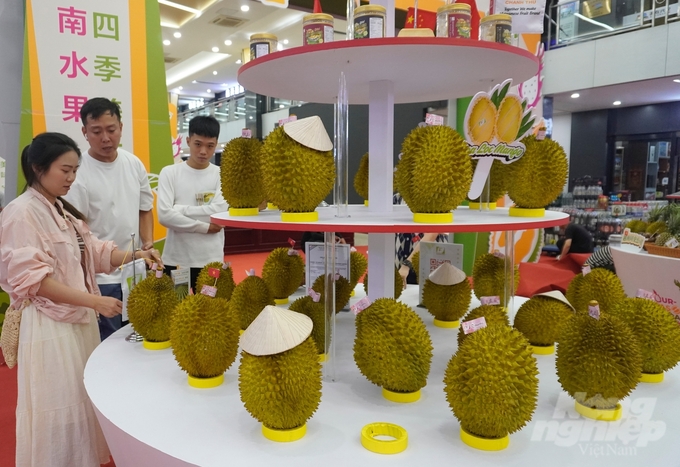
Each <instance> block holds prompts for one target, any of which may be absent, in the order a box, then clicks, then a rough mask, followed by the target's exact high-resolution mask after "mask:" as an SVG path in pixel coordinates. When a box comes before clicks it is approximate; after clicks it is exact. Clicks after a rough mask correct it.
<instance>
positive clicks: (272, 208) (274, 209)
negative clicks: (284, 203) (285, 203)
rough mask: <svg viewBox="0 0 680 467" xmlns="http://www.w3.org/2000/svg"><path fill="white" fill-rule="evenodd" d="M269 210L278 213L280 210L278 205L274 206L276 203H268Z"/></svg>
mask: <svg viewBox="0 0 680 467" xmlns="http://www.w3.org/2000/svg"><path fill="white" fill-rule="evenodd" d="M267 209H271V210H272V211H277V210H278V209H279V208H278V207H276V204H274V203H267Z"/></svg>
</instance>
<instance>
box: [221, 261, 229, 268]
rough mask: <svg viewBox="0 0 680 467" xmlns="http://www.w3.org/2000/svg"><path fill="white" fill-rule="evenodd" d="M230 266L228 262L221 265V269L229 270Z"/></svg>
mask: <svg viewBox="0 0 680 467" xmlns="http://www.w3.org/2000/svg"><path fill="white" fill-rule="evenodd" d="M230 266H231V263H229V262H227V263H222V269H229V267H230Z"/></svg>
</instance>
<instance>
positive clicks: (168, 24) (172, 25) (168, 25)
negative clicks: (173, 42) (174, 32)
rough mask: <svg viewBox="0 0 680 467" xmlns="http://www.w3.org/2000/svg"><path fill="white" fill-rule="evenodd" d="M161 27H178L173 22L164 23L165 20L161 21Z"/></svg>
mask: <svg viewBox="0 0 680 467" xmlns="http://www.w3.org/2000/svg"><path fill="white" fill-rule="evenodd" d="M161 27H163V28H171V29H179V26H178V25H177V24H174V23H166V22H165V21H161Z"/></svg>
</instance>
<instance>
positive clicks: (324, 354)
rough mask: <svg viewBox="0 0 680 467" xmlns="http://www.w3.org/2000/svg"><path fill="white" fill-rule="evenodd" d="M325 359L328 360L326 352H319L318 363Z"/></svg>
mask: <svg viewBox="0 0 680 467" xmlns="http://www.w3.org/2000/svg"><path fill="white" fill-rule="evenodd" d="M326 360H328V354H326V353H320V354H319V363H323V362H325V361H326Z"/></svg>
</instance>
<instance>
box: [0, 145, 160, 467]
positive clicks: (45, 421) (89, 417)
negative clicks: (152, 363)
mask: <svg viewBox="0 0 680 467" xmlns="http://www.w3.org/2000/svg"><path fill="white" fill-rule="evenodd" d="M79 163H80V150H79V149H78V146H77V145H76V143H75V142H74V141H73V140H72V139H71V138H69V137H68V136H65V135H62V134H59V133H43V134H40V135H38V136H36V137H35V139H33V142H32V143H31V144H30V145H29V146H26V148H25V149H24V151H23V153H22V155H21V166H22V170H23V173H24V176H25V178H26V184H27V189H26V191H25V192H24V193H23V194H22V195H21V196H19V197H18V198H17V199H15V200H14V201H12V202H11V203H9V204H8V205H7V207H6V208H5V209H4V211H3V212H2V214H1V216H2V217H1V218H0V287H2V288H3V289H4V290H5V291H6V292H8V293H9V296H10V300H11V302H12V304H13V305H14V307H15V308H23V314H22V317H21V326H20V334H19V352H18V357H17V366H18V372H17V378H18V400H17V412H16V415H17V427H16V433H17V450H16V467H96V466H99V465H100V464H101V463H107V462H108V461H109V450H108V447H107V445H106V441H105V440H104V437H103V435H102V432H101V429H100V428H99V424H98V423H97V419H96V417H95V414H94V411H93V408H92V405H91V403H90V400H89V398H88V396H87V393H86V392H85V387H84V385H83V371H84V368H85V363H86V362H87V359H88V357H89V356H90V354H91V353H92V351H93V350H94V348H95V347H96V346H97V345H98V344H99V331H98V329H97V319H98V316H99V315H103V316H107V317H112V316H115V315H117V314H120V313H121V312H122V303H121V302H120V301H119V300H116V299H115V298H111V297H102V296H101V295H100V294H99V288H98V287H97V283H96V281H95V273H100V272H103V273H109V272H111V271H112V270H113V269H115V268H116V267H118V266H120V265H121V264H122V263H123V262H128V261H130V260H131V255H130V254H127V255H126V252H124V251H120V250H118V249H117V248H116V245H114V244H113V242H110V241H109V242H102V241H100V240H98V239H97V238H95V237H94V236H93V235H92V234H91V233H90V230H89V229H88V227H87V224H86V223H85V219H84V217H83V215H82V214H80V213H79V212H78V211H77V210H76V209H75V208H73V207H72V206H71V205H70V204H68V203H67V202H65V201H63V200H62V199H61V196H63V195H65V194H66V193H68V191H69V188H70V186H71V184H72V183H73V181H74V180H75V178H76V171H77V170H78V165H79ZM137 256H138V257H141V258H145V259H148V260H153V261H155V262H157V263H159V264H160V263H161V261H160V257H159V254H158V251H156V250H149V251H140V252H138V253H137Z"/></svg>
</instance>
